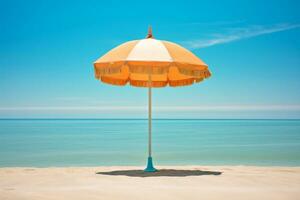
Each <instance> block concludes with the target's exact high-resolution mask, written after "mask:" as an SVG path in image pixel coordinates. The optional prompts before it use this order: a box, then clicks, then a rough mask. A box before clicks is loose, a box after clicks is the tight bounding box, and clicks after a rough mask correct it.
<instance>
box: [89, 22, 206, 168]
mask: <svg viewBox="0 0 300 200" xmlns="http://www.w3.org/2000/svg"><path fill="white" fill-rule="evenodd" d="M94 69H95V77H96V78H97V79H99V80H101V81H102V82H104V83H108V84H112V85H118V86H123V85H126V84H127V83H129V84H130V85H132V86H136V87H147V88H148V97H149V100H148V102H149V103H148V106H149V107H148V109H149V111H148V123H149V126H148V127H149V130H148V132H149V134H148V162H147V167H146V169H145V171H146V172H155V171H157V170H156V169H155V168H154V167H153V163H152V156H151V154H152V153H151V152H152V147H151V135H152V120H151V118H152V116H151V115H152V114H151V113H152V102H151V96H152V90H151V88H152V87H157V88H159V87H165V86H167V85H169V86H171V87H176V86H186V85H192V84H193V83H198V82H200V81H203V80H204V79H205V78H208V77H210V75H211V73H210V71H209V70H208V66H207V65H206V64H205V63H204V62H203V61H202V60H201V59H200V58H198V57H197V56H195V55H194V54H193V53H192V52H190V51H188V50H187V49H185V48H183V47H181V46H180V45H178V44H175V43H172V42H168V41H163V40H157V39H154V38H153V35H152V29H151V27H150V28H149V31H148V35H147V38H146V39H142V40H133V41H129V42H125V43H124V44H121V45H120V46H118V47H116V48H114V49H112V50H111V51H109V52H108V53H106V54H105V55H104V56H102V57H101V58H99V59H98V60H96V62H94Z"/></svg>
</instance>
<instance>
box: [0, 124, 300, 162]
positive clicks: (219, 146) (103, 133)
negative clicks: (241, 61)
mask: <svg viewBox="0 0 300 200" xmlns="http://www.w3.org/2000/svg"><path fill="white" fill-rule="evenodd" d="M147 125H148V124H147V120H97V119H95V120H0V166H1V167H4V166H5V167H7V166H32V167H33V166H36V167H47V166H100V165H103V166H110V165H145V162H146V158H147V138H148V137H147V130H148V128H147ZM153 159H154V163H155V164H157V165H267V166H300V120H154V121H153Z"/></svg>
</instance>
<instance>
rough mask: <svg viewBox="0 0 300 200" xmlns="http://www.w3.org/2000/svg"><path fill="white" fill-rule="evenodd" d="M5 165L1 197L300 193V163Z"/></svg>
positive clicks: (277, 196) (274, 196)
mask: <svg viewBox="0 0 300 200" xmlns="http://www.w3.org/2000/svg"><path fill="white" fill-rule="evenodd" d="M143 169H144V166H109V167H108V166H98V167H45V168H36V167H1V168H0V190H1V192H0V199H32V200H35V199H75V200H77V199H78V200H79V199H99V198H100V199H112V200H118V199H146V200H147V199H149V200H150V199H153V198H156V199H175V200H176V199H201V198H204V199H233V200H235V199H236V200H238V199H245V198H246V199H275V200H276V199H299V197H300V189H299V188H300V167H275V166H274V167H273V166H272V167H266V166H263V167H261V166H242V165H239V166H198V165H189V166H157V169H159V171H158V172H156V173H145V172H143Z"/></svg>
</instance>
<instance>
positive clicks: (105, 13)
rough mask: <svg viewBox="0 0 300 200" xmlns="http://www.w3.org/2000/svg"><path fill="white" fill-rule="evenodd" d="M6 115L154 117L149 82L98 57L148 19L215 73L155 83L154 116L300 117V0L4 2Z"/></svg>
mask: <svg viewBox="0 0 300 200" xmlns="http://www.w3.org/2000/svg"><path fill="white" fill-rule="evenodd" d="M0 4H1V6H0V11H1V12H0V30H1V31H0V117H1V118H11V117H17V118H39V117H43V118H49V117H50V118H52V117H59V118H64V117H67V118H73V117H75V118H77V117H79V118H81V117H82V118H93V117H96V118H106V117H108V118H146V117H147V107H146V106H147V90H145V89H142V88H133V87H130V86H126V87H115V86H110V85H105V84H101V83H99V81H97V80H95V79H94V74H93V62H94V61H95V60H96V59H97V58H98V57H100V56H101V55H102V54H104V53H105V52H107V51H108V50H110V49H111V48H113V47H115V46H117V45H119V44H121V43H123V42H125V41H128V40H134V39H142V38H144V37H145V36H146V34H147V27H148V25H149V24H151V25H152V27H153V33H154V36H155V37H156V38H157V39H163V40H169V41H173V42H176V43H179V44H181V45H183V46H184V47H186V48H188V49H190V50H192V51H193V52H194V53H195V54H196V55H197V56H199V57H200V58H201V59H202V60H204V61H205V62H206V63H207V64H208V65H209V67H210V69H211V71H212V74H213V76H212V77H211V78H210V79H208V80H206V81H204V82H202V83H200V84H196V85H193V86H190V87H182V88H175V89H174V88H163V89H155V90H154V94H153V106H154V113H153V116H154V117H155V118H300V92H299V91H300V89H299V88H300V39H299V35H300V13H299V7H300V3H299V1H268V2H267V1H211V0H210V1H187V0H186V1H174V0H173V1H154V0H152V1H87V0H86V1H55V0H54V1H0Z"/></svg>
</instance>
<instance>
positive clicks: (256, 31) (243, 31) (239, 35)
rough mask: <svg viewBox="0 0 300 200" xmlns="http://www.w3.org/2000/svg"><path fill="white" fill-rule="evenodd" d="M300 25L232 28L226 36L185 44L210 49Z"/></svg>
mask: <svg viewBox="0 0 300 200" xmlns="http://www.w3.org/2000/svg"><path fill="white" fill-rule="evenodd" d="M299 27H300V24H289V23H286V24H275V25H269V26H262V25H252V26H247V27H240V28H230V29H228V30H227V33H225V34H213V35H212V38H209V39H203V40H202V39H200V40H199V39H195V40H191V41H186V42H184V43H185V44H186V46H188V47H189V48H192V49H198V48H204V47H210V46H214V45H218V44H224V43H229V42H234V41H237V40H242V39H246V38H251V37H256V36H259V35H266V34H271V33H276V32H281V31H286V30H290V29H295V28H299Z"/></svg>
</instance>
